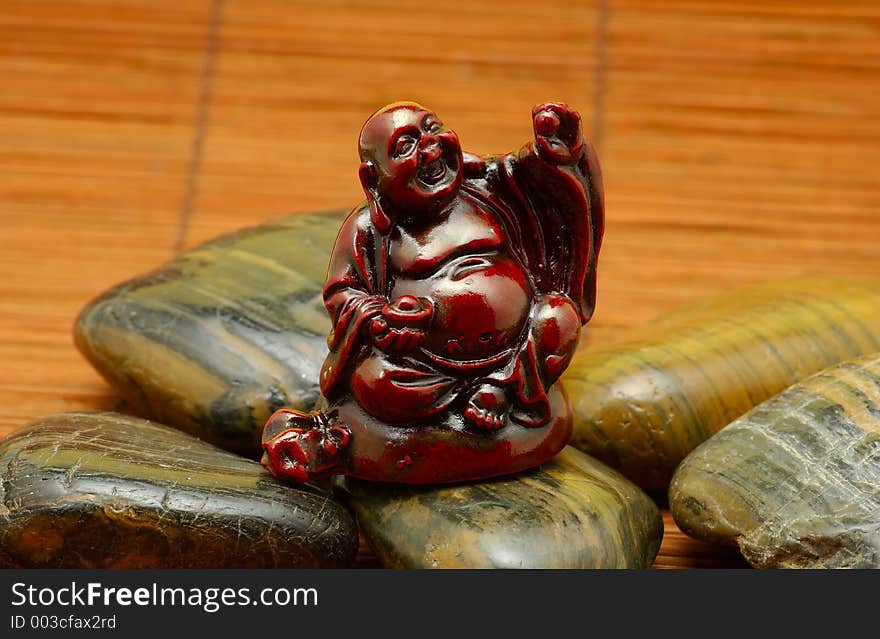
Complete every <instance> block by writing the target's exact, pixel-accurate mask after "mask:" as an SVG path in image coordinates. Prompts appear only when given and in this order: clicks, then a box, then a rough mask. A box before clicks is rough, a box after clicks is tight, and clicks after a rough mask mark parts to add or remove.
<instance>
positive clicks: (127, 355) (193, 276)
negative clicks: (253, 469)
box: [74, 211, 345, 459]
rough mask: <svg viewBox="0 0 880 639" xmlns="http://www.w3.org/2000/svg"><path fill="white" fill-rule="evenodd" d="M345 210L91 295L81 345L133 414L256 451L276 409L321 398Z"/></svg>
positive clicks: (184, 259)
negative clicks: (331, 268)
mask: <svg viewBox="0 0 880 639" xmlns="http://www.w3.org/2000/svg"><path fill="white" fill-rule="evenodd" d="M344 217H345V212H343V211H334V212H329V213H323V214H314V215H294V216H290V217H287V218H284V219H282V220H279V221H277V222H275V223H271V224H267V225H265V226H258V227H254V228H250V229H245V230H242V231H239V232H236V233H233V234H230V235H226V236H223V237H221V238H219V239H217V240H214V241H212V242H209V243H207V244H204V245H202V246H199V247H197V248H195V249H193V250H191V251H189V252H187V253H184V254H183V255H181V256H180V257H178V258H177V259H175V260H173V261H171V262H169V263H167V264H165V265H164V266H162V267H161V268H159V269H157V270H156V271H153V272H152V273H149V274H147V275H144V276H142V277H138V278H136V279H133V280H131V281H129V282H126V283H124V284H122V285H120V286H117V287H115V288H113V289H112V290H110V291H108V292H107V293H105V294H104V295H102V296H101V297H100V298H98V299H97V300H95V301H93V302H92V303H90V304H89V305H88V306H87V307H86V308H85V309H84V310H83V311H82V312H81V313H80V316H79V318H78V319H77V321H76V325H75V328H74V335H75V340H76V344H77V346H78V347H79V349H80V351H81V352H82V353H83V354H84V355H85V356H86V358H88V360H89V361H90V362H91V363H92V364H93V365H94V366H95V368H97V369H98V371H100V372H101V374H102V375H103V376H104V377H105V378H106V379H107V380H108V381H109V382H110V383H111V384H112V385H113V386H115V387H116V388H117V390H118V391H119V392H120V393H121V394H122V395H123V397H125V399H126V400H127V401H128V402H129V405H130V406H129V409H130V410H131V412H134V413H137V414H138V415H141V416H143V417H148V418H150V419H154V420H156V421H158V422H161V423H163V424H170V425H172V426H176V427H178V428H181V429H183V430H185V431H187V432H189V433H191V434H193V435H196V436H198V437H200V438H201V439H204V440H206V441H209V442H211V443H214V444H216V445H218V446H220V447H222V448H225V449H227V450H231V451H233V452H237V453H239V454H242V455H246V456H248V457H252V458H254V459H258V458H259V456H260V433H261V430H262V428H263V425H264V424H265V422H266V420H267V419H268V418H269V416H270V415H271V414H272V413H273V412H274V411H275V410H276V409H278V408H281V407H282V406H290V407H294V408H300V409H304V410H306V409H309V408H311V407H312V405H313V404H314V402H315V400H316V399H317V397H318V393H319V390H318V372H319V370H320V367H321V363H322V362H323V361H324V356H325V355H326V353H327V341H326V340H327V333H328V332H329V330H330V321H329V318H328V317H327V313H326V311H325V310H324V306H323V302H322V300H321V289H322V286H323V282H324V278H325V275H326V272H327V262H328V260H329V256H330V249H331V247H332V246H333V241H334V240H335V238H336V233H337V231H338V229H339V224H340V222H341V220H342V219H343V218H344Z"/></svg>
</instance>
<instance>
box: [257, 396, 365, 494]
mask: <svg viewBox="0 0 880 639" xmlns="http://www.w3.org/2000/svg"><path fill="white" fill-rule="evenodd" d="M350 439H351V432H350V431H349V430H348V428H346V427H345V426H342V425H339V424H334V425H331V420H330V419H329V418H328V416H327V415H325V414H324V413H321V412H318V411H312V412H311V413H303V412H301V411H298V410H293V409H290V408H282V409H280V410H277V411H275V413H274V414H273V415H272V416H271V417H270V418H269V421H268V422H266V426H265V427H264V428H263V458H262V460H261V461H260V463H262V464H263V466H264V467H265V468H266V469H267V470H268V471H269V472H270V473H272V474H273V475H275V476H276V477H277V478H279V479H284V480H286V481H291V482H296V483H304V482H307V481H312V480H315V479H321V478H324V477H327V476H329V475H335V474H342V473H343V472H344V469H342V468H341V466H343V465H344V459H343V457H344V455H341V454H340V452H341V451H342V449H344V448H345V447H346V446H348V442H349V440H350Z"/></svg>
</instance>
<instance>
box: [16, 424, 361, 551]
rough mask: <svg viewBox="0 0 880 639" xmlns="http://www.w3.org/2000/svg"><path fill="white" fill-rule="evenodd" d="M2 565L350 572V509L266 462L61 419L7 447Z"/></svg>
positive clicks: (176, 437) (184, 439)
mask: <svg viewBox="0 0 880 639" xmlns="http://www.w3.org/2000/svg"><path fill="white" fill-rule="evenodd" d="M0 476H2V480H3V481H2V484H0V567H6V568H29V567H39V568H190V567H193V568H195V567H199V568H239V567H240V568H272V567H287V568H319V567H343V566H346V565H348V564H349V563H350V562H351V561H353V559H354V557H355V554H356V553H357V546H358V533H357V527H356V525H355V522H354V519H353V518H352V516H351V515H350V514H349V513H348V511H347V510H346V509H345V507H344V506H342V505H341V504H339V503H338V502H336V501H334V500H333V499H332V498H331V497H329V496H328V495H327V494H325V493H323V492H320V491H318V490H316V489H312V488H309V487H302V488H292V487H290V486H287V485H283V484H281V483H279V482H277V481H275V480H274V479H273V478H272V477H271V476H269V474H268V473H266V472H265V471H263V469H262V468H261V467H260V465H259V464H257V463H255V462H252V461H249V460H246V459H243V458H241V457H238V456H236V455H232V454H230V453H227V452H225V451H222V450H219V449H218V448H215V447H214V446H211V445H209V444H206V443H204V442H201V441H199V440H197V439H194V438H192V437H190V436H189V435H186V434H184V433H181V432H180V431H177V430H175V429H172V428H167V427H165V426H160V425H159V424H154V423H152V422H148V421H145V420H142V419H137V418H133V417H127V416H124V415H118V414H115V413H68V414H59V415H52V416H50V417H45V418H43V419H40V420H37V421H35V422H33V423H31V424H30V425H28V426H25V427H23V428H21V429H19V430H17V431H15V432H14V433H12V434H11V435H9V436H8V437H7V438H6V439H4V440H2V441H0Z"/></svg>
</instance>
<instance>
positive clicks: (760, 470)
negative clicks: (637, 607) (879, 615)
mask: <svg viewBox="0 0 880 639" xmlns="http://www.w3.org/2000/svg"><path fill="white" fill-rule="evenodd" d="M669 501H670V506H671V509H672V514H673V516H674V517H675V521H676V522H677V523H678V525H679V527H680V528H681V529H682V530H683V531H684V532H686V533H687V534H689V535H692V536H694V537H699V538H702V539H705V540H707V541H713V542H717V543H724V544H738V545H739V547H740V550H741V551H742V553H743V556H744V557H745V558H746V560H747V561H748V562H749V563H751V564H752V565H753V566H756V567H787V568H791V567H799V568H844V567H846V568H880V355H878V354H874V355H869V356H866V357H862V358H859V359H856V360H853V361H850V362H845V363H842V364H839V365H837V366H834V367H831V368H829V369H827V370H825V371H822V372H821V373H819V374H817V375H815V376H813V377H810V378H809V379H807V380H805V381H803V382H802V383H799V384H796V385H794V386H792V387H790V388H788V389H786V390H785V391H783V392H782V393H780V394H779V395H777V396H776V397H774V398H772V399H770V400H768V401H766V402H764V403H762V404H761V405H759V406H757V407H756V408H754V409H753V410H751V411H750V412H748V413H747V414H746V415H744V416H743V417H741V418H740V419H738V420H736V421H734V422H733V423H732V424H730V425H729V426H727V427H726V428H724V429H723V430H722V431H721V432H720V433H718V434H717V435H715V436H713V437H712V438H711V439H709V440H708V441H707V442H705V443H704V444H703V445H702V446H700V447H699V448H697V449H696V450H694V451H693V452H692V453H691V454H690V455H689V456H688V457H687V458H686V459H685V460H684V462H682V464H681V466H680V467H679V469H678V470H677V471H676V473H675V476H674V478H673V480H672V484H671V486H670V489H669Z"/></svg>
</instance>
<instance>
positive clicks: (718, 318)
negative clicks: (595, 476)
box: [563, 278, 880, 494]
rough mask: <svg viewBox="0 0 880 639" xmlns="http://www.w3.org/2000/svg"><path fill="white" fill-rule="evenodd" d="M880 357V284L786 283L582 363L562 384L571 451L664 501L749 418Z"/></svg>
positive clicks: (699, 309)
mask: <svg viewBox="0 0 880 639" xmlns="http://www.w3.org/2000/svg"><path fill="white" fill-rule="evenodd" d="M878 350H880V280H877V279H855V278H809V279H796V280H783V281H780V282H773V283H769V284H765V285H761V286H756V287H751V288H746V289H741V290H739V291H734V292H731V293H727V294H724V295H721V296H719V297H716V298H713V299H710V300H707V301H705V302H700V303H698V304H692V305H689V306H686V307H684V308H682V309H680V310H679V311H676V312H674V313H671V314H669V315H668V316H666V317H664V318H661V319H659V320H657V321H655V322H652V323H650V324H648V325H645V326H644V327H642V328H640V329H637V330H636V331H635V332H634V333H633V334H632V337H630V338H629V339H627V340H626V341H624V342H621V343H617V344H608V345H601V346H599V347H598V348H591V349H588V350H582V351H580V352H579V353H577V355H576V356H575V358H574V360H573V361H572V364H571V366H569V368H568V370H567V371H566V373H565V375H564V376H563V379H564V381H565V387H566V389H567V390H568V394H569V397H570V399H571V405H572V410H573V412H574V433H573V435H572V440H571V443H572V445H574V446H576V447H577V448H579V449H581V450H583V451H584V452H586V453H588V454H590V455H593V456H595V457H598V458H599V459H601V460H603V461H604V462H605V463H607V464H609V465H610V466H612V467H613V468H617V469H618V470H620V471H621V472H622V473H623V474H624V475H626V476H627V477H628V478H629V479H631V480H632V481H634V482H635V483H636V484H638V485H639V486H641V487H642V488H644V489H645V490H647V491H649V492H651V493H654V494H662V493H665V491H666V489H667V487H668V485H669V480H670V478H671V477H672V473H673V472H674V471H675V468H676V466H678V464H679V463H680V462H681V460H682V459H684V457H685V456H686V455H687V454H688V453H689V452H690V451H691V450H693V449H694V448H695V447H696V446H698V445H699V444H700V443H702V442H703V441H705V440H706V439H708V438H709V437H711V436H712V435H713V434H714V433H716V432H718V431H719V430H720V429H721V428H723V427H724V426H726V425H727V424H729V423H730V422H731V421H733V420H734V419H736V418H737V417H739V416H741V415H742V414H743V413H745V412H746V411H748V410H749V409H750V408H752V407H754V406H756V405H757V404H759V403H761V402H762V401H764V400H766V399H768V398H770V397H772V396H773V395H775V394H776V393H778V392H780V391H782V390H783V389H784V388H786V387H788V386H790V385H791V384H793V383H795V382H797V381H799V380H801V379H804V378H805V377H807V376H809V375H811V374H813V373H815V372H817V371H820V370H822V369H824V368H826V367H828V366H831V365H833V364H836V363H838V362H841V361H844V360H847V359H851V358H853V357H857V356H859V355H863V354H867V353H871V352H874V351H878Z"/></svg>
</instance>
